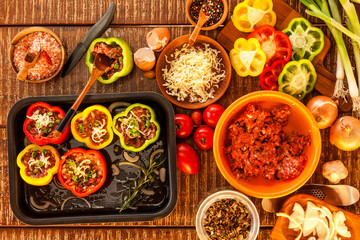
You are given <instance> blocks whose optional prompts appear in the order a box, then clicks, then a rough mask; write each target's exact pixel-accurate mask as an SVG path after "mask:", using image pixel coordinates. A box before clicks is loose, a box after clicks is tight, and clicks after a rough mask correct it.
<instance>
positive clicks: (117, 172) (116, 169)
mask: <svg viewBox="0 0 360 240" xmlns="http://www.w3.org/2000/svg"><path fill="white" fill-rule="evenodd" d="M111 169H112V172H113V174H114V176H117V175H119V174H120V170H119V168H118V167H117V166H116V165H115V164H112V165H111Z"/></svg>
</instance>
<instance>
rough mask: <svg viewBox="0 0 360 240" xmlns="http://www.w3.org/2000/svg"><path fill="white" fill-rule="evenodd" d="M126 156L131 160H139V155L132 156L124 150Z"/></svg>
mask: <svg viewBox="0 0 360 240" xmlns="http://www.w3.org/2000/svg"><path fill="white" fill-rule="evenodd" d="M124 158H125V159H126V160H127V161H129V162H137V161H138V160H139V156H138V155H137V156H135V157H131V156H130V155H129V153H128V152H126V151H124Z"/></svg>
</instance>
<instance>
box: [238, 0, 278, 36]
mask: <svg viewBox="0 0 360 240" xmlns="http://www.w3.org/2000/svg"><path fill="white" fill-rule="evenodd" d="M272 9H273V2H272V1H271V0H245V1H244V2H242V3H239V4H238V5H237V6H236V7H235V9H234V12H233V15H232V17H231V20H232V21H233V23H234V25H235V27H236V28H237V29H239V31H241V32H252V31H254V30H255V29H256V28H258V27H260V26H262V25H265V24H267V25H271V26H274V25H275V23H276V14H275V12H274V11H273V10H272Z"/></svg>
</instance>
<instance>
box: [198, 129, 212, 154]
mask: <svg viewBox="0 0 360 240" xmlns="http://www.w3.org/2000/svg"><path fill="white" fill-rule="evenodd" d="M213 138H214V130H213V129H212V128H211V127H208V126H201V127H199V128H198V129H196V130H195V132H194V136H193V139H194V143H195V144H196V146H198V147H199V148H201V149H203V150H208V149H211V148H212V147H213Z"/></svg>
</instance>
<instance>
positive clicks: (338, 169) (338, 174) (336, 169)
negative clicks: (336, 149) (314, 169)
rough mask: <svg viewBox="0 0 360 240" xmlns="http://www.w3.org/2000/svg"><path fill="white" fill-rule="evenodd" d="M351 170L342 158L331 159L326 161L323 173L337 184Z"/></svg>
mask: <svg viewBox="0 0 360 240" xmlns="http://www.w3.org/2000/svg"><path fill="white" fill-rule="evenodd" d="M348 174H349V172H348V170H347V168H346V167H345V165H344V163H343V162H342V161H340V160H336V161H329V162H326V163H324V165H323V169H322V175H323V176H324V178H327V179H328V180H329V181H330V182H331V183H333V184H337V183H339V182H340V181H341V180H342V179H345V178H346V177H347V176H348Z"/></svg>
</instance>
